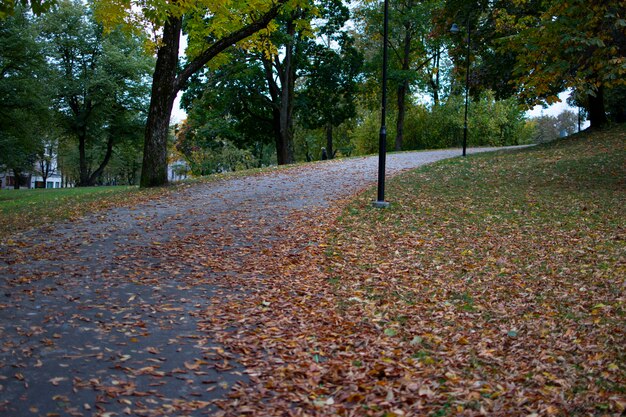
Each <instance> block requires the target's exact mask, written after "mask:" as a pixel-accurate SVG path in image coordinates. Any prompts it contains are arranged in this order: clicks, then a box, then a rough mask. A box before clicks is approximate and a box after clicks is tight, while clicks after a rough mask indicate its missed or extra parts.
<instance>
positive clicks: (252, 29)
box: [174, 0, 288, 93]
mask: <svg viewBox="0 0 626 417" xmlns="http://www.w3.org/2000/svg"><path fill="white" fill-rule="evenodd" d="M287 1H288V0H277V3H276V4H275V5H274V6H272V8H271V9H269V10H268V11H267V12H266V13H265V14H263V15H262V16H261V18H260V19H259V20H255V21H254V22H252V23H250V24H248V25H246V26H244V27H242V28H241V29H238V30H236V31H235V32H233V33H231V34H230V35H228V36H226V37H224V38H222V39H219V40H217V41H215V42H214V43H213V44H212V45H211V46H209V47H208V48H207V49H205V50H204V52H202V53H201V54H200V55H198V56H197V57H196V58H195V59H194V60H192V61H191V62H190V63H189V64H187V66H185V68H183V70H182V71H181V72H180V74H178V76H177V77H176V79H175V80H174V93H177V92H178V91H180V90H181V89H182V88H183V87H184V85H185V83H186V82H187V81H188V80H189V78H191V76H192V75H193V74H195V73H196V72H197V71H199V70H200V69H201V68H202V67H203V66H204V65H205V64H206V63H207V62H209V61H210V60H211V59H213V58H214V57H215V56H217V55H218V54H220V53H221V52H224V51H225V50H226V49H227V48H229V47H230V46H232V45H234V44H236V43H237V42H239V41H242V40H244V39H246V38H247V37H249V36H251V35H253V34H255V33H256V32H258V31H259V30H261V29H263V28H265V27H267V25H268V24H269V23H270V22H271V21H272V19H274V18H275V17H276V16H277V15H278V13H279V12H280V9H281V7H282V6H283V4H285V3H286V2H287Z"/></svg>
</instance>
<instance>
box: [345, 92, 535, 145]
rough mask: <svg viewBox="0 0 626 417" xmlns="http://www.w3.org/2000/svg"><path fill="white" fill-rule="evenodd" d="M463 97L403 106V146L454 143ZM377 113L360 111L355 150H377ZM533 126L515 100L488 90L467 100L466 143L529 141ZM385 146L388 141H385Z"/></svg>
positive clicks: (458, 141) (458, 132)
mask: <svg viewBox="0 0 626 417" xmlns="http://www.w3.org/2000/svg"><path fill="white" fill-rule="evenodd" d="M463 111H464V101H463V98H462V97H460V96H450V97H449V98H448V100H447V101H446V102H445V103H443V104H442V105H440V106H430V107H429V106H425V105H413V106H410V107H409V108H408V110H407V118H406V123H405V139H404V144H403V150H415V149H437V148H449V147H458V146H460V145H461V140H462V136H463ZM392 122H393V115H392V118H390V120H388V121H387V123H388V126H389V125H391V127H388V128H387V137H388V138H389V137H393V136H392V135H394V133H395V132H394V128H393V123H392ZM379 130H380V114H379V113H378V112H364V113H363V116H362V118H361V119H360V120H359V123H358V126H357V127H355V128H354V129H353V130H352V132H351V141H352V143H353V144H354V146H355V148H356V152H357V153H358V154H370V153H375V152H378V136H379ZM533 132H534V131H533V128H532V126H530V125H528V124H527V122H526V120H525V116H524V112H523V111H522V109H521V108H520V107H519V105H518V104H517V102H516V100H515V99H513V98H509V99H506V100H496V99H495V98H494V94H493V93H492V92H491V91H486V92H485V93H483V94H482V95H481V97H480V99H479V100H478V101H472V102H470V104H469V114H468V143H469V146H470V147H472V146H505V145H519V144H525V143H530V142H531V141H532V136H533ZM388 148H391V145H390V144H389V143H388Z"/></svg>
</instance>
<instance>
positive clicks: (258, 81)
mask: <svg viewBox="0 0 626 417" xmlns="http://www.w3.org/2000/svg"><path fill="white" fill-rule="evenodd" d="M229 56H230V59H229V61H228V62H227V63H225V64H223V65H221V66H220V67H219V68H216V69H214V70H211V69H205V70H203V71H200V72H199V73H198V76H197V77H193V78H192V79H191V81H190V82H189V84H188V88H187V90H186V91H185V93H184V94H183V97H182V100H181V104H182V106H183V107H184V108H185V109H186V110H187V120H186V122H185V123H184V125H183V126H182V128H181V129H179V134H178V135H177V142H176V147H177V148H178V150H179V152H181V154H182V155H184V156H185V158H187V160H188V162H190V163H191V162H192V156H193V155H194V152H195V151H197V150H198V148H212V151H216V150H217V148H220V147H222V146H224V143H225V141H227V142H228V143H230V144H233V145H234V146H236V147H237V148H240V149H249V150H250V151H251V152H252V154H253V155H254V158H255V160H256V161H257V162H258V163H259V164H262V163H263V161H266V163H269V161H267V159H268V158H269V156H270V155H268V153H269V152H265V149H266V148H267V147H268V145H270V144H272V145H273V144H274V142H275V140H274V138H275V137H274V124H273V119H272V109H273V103H272V101H271V100H270V98H269V97H268V94H266V91H267V80H266V78H265V70H264V68H263V65H262V63H261V60H260V58H259V54H258V53H254V52H248V51H245V50H243V49H241V48H237V47H235V48H233V49H232V50H231V51H230V53H229ZM196 155H198V154H196ZM193 165H194V166H198V162H197V161H195V160H193ZM194 171H195V172H194V173H195V174H198V170H197V169H195V170H194ZM201 171H202V170H201ZM198 175H199V174H198Z"/></svg>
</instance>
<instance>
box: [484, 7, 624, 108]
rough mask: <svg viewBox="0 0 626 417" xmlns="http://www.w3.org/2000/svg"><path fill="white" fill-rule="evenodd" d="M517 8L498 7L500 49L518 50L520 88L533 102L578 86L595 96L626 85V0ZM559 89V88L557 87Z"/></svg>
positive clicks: (516, 80) (497, 20) (550, 101)
mask: <svg viewBox="0 0 626 417" xmlns="http://www.w3.org/2000/svg"><path fill="white" fill-rule="evenodd" d="M516 4H517V5H518V6H520V7H518V10H517V11H512V12H511V11H507V10H504V9H496V10H495V11H494V13H497V14H496V17H497V18H496V24H497V29H498V30H499V32H500V33H501V35H502V36H503V37H502V40H501V43H500V49H501V50H509V51H516V52H517V55H516V62H515V68H514V73H513V74H514V77H515V83H516V85H517V90H518V92H519V93H520V94H521V95H522V97H524V99H525V100H526V101H527V103H529V104H536V103H540V102H543V101H546V102H548V103H552V102H555V101H556V96H555V93H558V92H559V91H562V90H564V89H566V88H569V87H571V88H574V89H576V91H577V92H578V93H580V94H583V95H586V96H595V95H596V94H597V93H598V91H599V89H600V88H601V87H604V88H606V89H611V88H615V87H618V86H623V85H626V65H625V61H624V53H625V47H626V46H625V45H626V42H625V40H626V23H625V20H624V18H625V16H624V10H626V2H624V1H623V0H620V1H616V2H588V1H585V0H550V1H543V2H539V1H536V0H522V1H518V2H516ZM555 87H556V90H555Z"/></svg>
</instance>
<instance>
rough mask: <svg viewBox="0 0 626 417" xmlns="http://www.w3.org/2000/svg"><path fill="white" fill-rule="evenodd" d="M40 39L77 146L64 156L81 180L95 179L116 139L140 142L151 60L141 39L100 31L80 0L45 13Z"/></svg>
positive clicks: (61, 115)
mask: <svg viewBox="0 0 626 417" xmlns="http://www.w3.org/2000/svg"><path fill="white" fill-rule="evenodd" d="M42 38H43V40H44V41H45V43H46V45H47V48H48V57H49V58H48V59H49V62H50V63H51V73H52V76H53V77H54V82H53V84H54V88H55V94H56V100H55V108H56V110H57V112H58V115H59V118H58V120H59V123H60V126H61V127H62V129H63V130H64V132H65V136H66V138H67V140H74V141H75V142H74V146H75V147H76V148H78V151H79V152H78V154H77V155H76V153H74V152H72V153H71V154H70V155H75V157H74V159H72V158H68V157H67V156H64V157H63V160H64V162H65V164H66V165H71V164H75V165H78V170H77V172H78V176H77V180H78V183H79V184H81V185H89V184H94V183H96V182H97V181H98V180H99V178H100V176H101V175H102V174H103V172H104V170H105V168H106V166H107V165H108V163H109V161H110V160H111V158H112V157H113V154H114V153H117V152H118V150H117V149H116V147H117V145H118V144H122V143H124V142H127V141H134V142H139V141H141V132H142V131H143V126H144V123H145V122H144V120H145V111H146V108H147V104H148V102H147V97H148V94H149V88H148V84H147V75H148V74H149V73H150V71H151V69H152V67H153V64H154V60H153V58H152V57H150V56H148V55H147V54H146V52H145V49H144V43H145V42H144V40H143V39H141V38H138V37H136V36H132V35H129V34H127V33H124V32H122V31H120V30H115V31H112V32H109V33H107V34H104V33H103V29H102V26H101V25H100V24H98V23H97V22H96V21H95V20H94V18H93V16H92V14H91V11H90V10H89V9H88V8H87V7H86V6H85V5H83V4H82V3H80V2H70V1H63V2H60V3H59V6H58V7H57V8H55V9H54V10H53V11H51V12H50V13H48V14H47V15H45V16H44V18H43V19H42ZM63 148H65V149H67V148H66V147H63ZM130 149H135V150H137V149H139V147H138V146H137V143H135V145H131V146H126V147H125V150H126V151H128V150H130ZM68 156H69V155H68ZM76 158H77V159H76ZM127 174H128V173H126V174H123V176H124V177H126V179H128V175H127ZM124 182H126V181H124Z"/></svg>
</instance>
